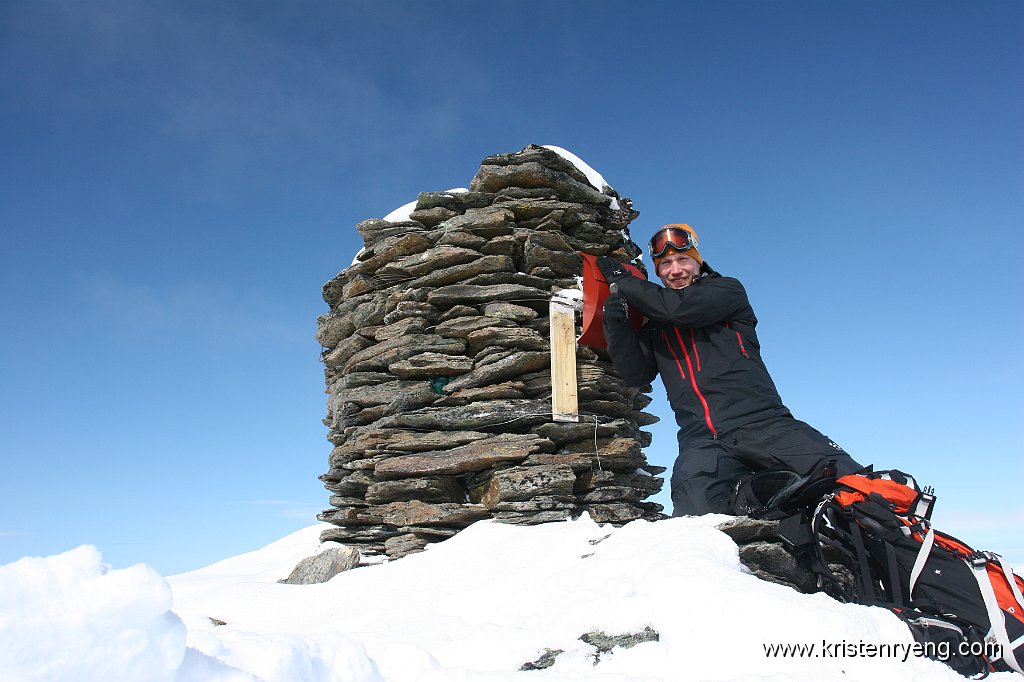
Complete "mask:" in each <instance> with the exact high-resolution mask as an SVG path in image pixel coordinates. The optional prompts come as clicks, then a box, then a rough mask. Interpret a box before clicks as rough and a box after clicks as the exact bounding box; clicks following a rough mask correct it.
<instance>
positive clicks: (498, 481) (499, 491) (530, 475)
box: [470, 465, 576, 511]
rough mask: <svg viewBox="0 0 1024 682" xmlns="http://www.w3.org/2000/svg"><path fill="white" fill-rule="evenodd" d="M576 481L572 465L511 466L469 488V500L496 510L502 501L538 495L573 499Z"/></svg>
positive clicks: (528, 498) (518, 500)
mask: <svg viewBox="0 0 1024 682" xmlns="http://www.w3.org/2000/svg"><path fill="white" fill-rule="evenodd" d="M575 483H576V474H574V473H573V470H572V467H568V466H564V465H548V466H531V467H511V468H508V469H501V470H499V471H495V472H494V473H493V474H492V475H491V477H490V479H489V480H488V481H487V482H486V483H485V484H484V485H481V486H479V487H477V488H476V489H474V490H472V491H470V499H472V500H473V501H474V502H479V503H481V504H483V505H484V506H485V507H487V508H488V509H494V508H496V507H497V506H498V505H499V503H502V502H522V501H523V500H530V499H531V498H536V497H559V496H560V497H563V498H566V499H568V500H570V501H571V500H572V499H573V496H572V491H573V485H574V484H575ZM509 511H518V509H510V510H509Z"/></svg>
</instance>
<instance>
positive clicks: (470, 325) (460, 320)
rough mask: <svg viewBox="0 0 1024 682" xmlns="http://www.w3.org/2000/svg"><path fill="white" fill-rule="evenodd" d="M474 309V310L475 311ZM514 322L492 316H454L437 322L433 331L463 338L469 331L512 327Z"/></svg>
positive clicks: (442, 334)
mask: <svg viewBox="0 0 1024 682" xmlns="http://www.w3.org/2000/svg"><path fill="white" fill-rule="evenodd" d="M475 312H476V311H474V313H475ZM514 326H516V324H515V322H512V321H511V320H497V319H495V318H493V317H484V316H483V315H474V316H473V317H456V318H455V319H452V320H445V321H444V322H438V323H437V325H436V326H435V327H434V333H435V334H437V335H438V336H444V337H447V338H454V339H464V338H466V337H468V336H469V335H470V334H471V333H473V332H475V331H478V330H480V329H487V328H488V327H514Z"/></svg>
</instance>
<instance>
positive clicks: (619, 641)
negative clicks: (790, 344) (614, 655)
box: [580, 625, 661, 665]
mask: <svg viewBox="0 0 1024 682" xmlns="http://www.w3.org/2000/svg"><path fill="white" fill-rule="evenodd" d="M660 640H661V635H660V634H659V633H658V631H657V630H655V629H654V628H652V627H651V626H650V625H648V626H647V627H646V628H644V629H643V630H640V631H639V632H631V633H626V634H623V635H609V634H607V633H605V632H602V631H601V630H594V631H593V632H588V633H586V634H585V635H580V641H582V642H585V643H587V644H589V645H590V646H592V647H595V648H596V649H597V653H596V654H594V665H597V663H598V661H599V659H600V657H601V654H607V653H611V651H612V649H615V648H616V647H620V648H623V649H632V648H633V647H635V646H636V645H637V644H643V643H644V642H657V641H660Z"/></svg>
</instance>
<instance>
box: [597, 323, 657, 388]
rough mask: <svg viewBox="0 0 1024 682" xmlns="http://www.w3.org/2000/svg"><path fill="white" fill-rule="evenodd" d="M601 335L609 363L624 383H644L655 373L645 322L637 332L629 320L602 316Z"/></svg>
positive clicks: (633, 384)
mask: <svg viewBox="0 0 1024 682" xmlns="http://www.w3.org/2000/svg"><path fill="white" fill-rule="evenodd" d="M604 338H605V340H606V341H607V342H608V354H609V355H610V356H611V358H612V365H613V366H614V367H615V371H616V372H618V373H619V376H620V377H622V380H623V381H624V382H625V383H626V385H627V386H646V385H647V384H649V383H651V382H652V381H654V377H656V376H657V375H658V365H657V363H656V362H655V360H654V352H653V350H652V349H651V341H650V327H649V325H646V324H645V325H644V326H643V327H642V328H641V330H640V336H639V337H638V336H637V335H636V333H634V332H633V327H632V326H631V325H630V324H629V321H628V320H626V321H624V322H623V321H622V320H619V319H617V318H610V317H608V316H606V317H605V318H604Z"/></svg>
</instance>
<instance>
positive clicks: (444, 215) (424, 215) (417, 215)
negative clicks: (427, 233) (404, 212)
mask: <svg viewBox="0 0 1024 682" xmlns="http://www.w3.org/2000/svg"><path fill="white" fill-rule="evenodd" d="M454 215H458V214H457V213H456V212H455V211H453V210H451V209H448V208H445V207H443V206H434V207H433V208H425V209H422V210H419V209H417V210H415V211H413V212H412V213H410V214H409V218H410V219H411V220H415V221H417V222H419V223H423V225H424V226H426V227H428V228H433V227H437V225H439V224H440V223H442V222H444V221H445V220H448V219H449V218H451V217H452V216H454Z"/></svg>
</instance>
